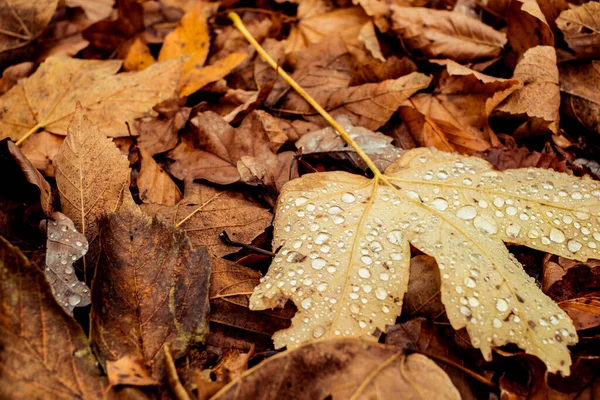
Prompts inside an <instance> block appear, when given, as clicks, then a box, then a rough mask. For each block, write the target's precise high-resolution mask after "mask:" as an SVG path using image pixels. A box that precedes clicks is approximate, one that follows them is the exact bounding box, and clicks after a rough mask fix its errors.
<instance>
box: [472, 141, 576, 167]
mask: <svg viewBox="0 0 600 400" xmlns="http://www.w3.org/2000/svg"><path fill="white" fill-rule="evenodd" d="M476 155H477V156H478V157H481V158H483V159H484V160H487V161H488V162H489V163H490V164H492V165H493V166H494V167H495V168H496V169H498V170H500V171H503V170H505V169H511V168H529V167H536V168H551V169H553V170H555V171H557V172H567V170H568V168H567V162H566V160H565V159H564V158H563V157H558V156H554V155H551V154H545V153H540V152H537V151H529V150H527V149H526V148H524V147H519V148H517V149H504V148H493V149H488V150H486V151H484V152H483V153H479V154H476Z"/></svg>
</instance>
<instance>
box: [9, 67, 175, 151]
mask: <svg viewBox="0 0 600 400" xmlns="http://www.w3.org/2000/svg"><path fill="white" fill-rule="evenodd" d="M121 63H122V62H121V61H118V60H109V61H104V60H79V59H74V58H67V57H49V58H48V59H47V60H46V61H44V63H42V65H40V67H39V68H38V70H37V71H36V72H35V73H34V74H33V75H31V76H30V77H29V78H27V79H23V80H21V81H19V83H18V84H17V85H16V86H14V87H13V88H12V89H11V90H9V91H8V92H7V93H6V94H5V95H4V96H2V97H1V98H0V109H10V112H3V113H0V137H7V136H8V137H10V138H12V139H13V140H17V139H22V138H24V137H25V136H26V135H28V134H30V133H32V132H36V131H37V130H39V129H42V128H43V129H45V130H47V131H49V132H52V133H54V134H58V135H66V134H67V127H68V125H69V121H70V120H71V118H72V115H73V113H74V111H75V105H76V104H77V102H81V105H82V107H83V109H84V110H85V111H86V116H87V118H88V119H90V120H91V121H92V122H93V123H94V124H95V125H97V126H98V128H100V129H101V130H102V132H104V133H105V134H106V135H107V136H111V137H119V136H128V135H129V133H128V131H127V126H126V125H125V122H126V121H128V122H129V124H130V125H131V126H133V121H134V119H135V118H137V117H141V116H143V114H144V113H145V112H146V111H149V110H151V109H152V107H153V106H154V105H155V104H157V103H159V102H161V101H163V100H165V99H167V98H168V97H169V96H171V95H172V94H174V92H175V88H176V85H177V79H178V77H179V72H180V69H181V61H180V60H170V61H165V62H162V63H156V64H154V65H152V66H150V67H149V68H146V69H145V70H143V71H141V72H135V73H123V74H117V75H115V73H116V72H117V71H118V70H119V68H121Z"/></svg>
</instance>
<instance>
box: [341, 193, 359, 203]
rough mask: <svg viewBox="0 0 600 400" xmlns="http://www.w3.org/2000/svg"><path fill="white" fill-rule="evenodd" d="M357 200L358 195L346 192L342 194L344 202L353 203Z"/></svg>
mask: <svg viewBox="0 0 600 400" xmlns="http://www.w3.org/2000/svg"><path fill="white" fill-rule="evenodd" d="M355 200H356V196H354V195H353V194H352V193H344V194H343V195H342V201H343V202H344V203H353V202H354V201H355Z"/></svg>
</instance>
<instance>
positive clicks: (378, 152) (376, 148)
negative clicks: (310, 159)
mask: <svg viewBox="0 0 600 400" xmlns="http://www.w3.org/2000/svg"><path fill="white" fill-rule="evenodd" d="M336 120H337V121H338V123H339V124H341V125H342V126H343V128H344V130H345V131H346V132H347V133H348V134H349V135H350V137H351V138H352V139H354V141H355V142H356V143H358V145H359V146H360V147H361V149H363V150H364V151H365V153H367V155H368V156H369V157H370V158H371V159H372V160H373V161H374V162H375V165H377V168H379V169H381V170H384V169H386V168H387V167H388V166H389V165H390V164H391V163H393V162H394V161H396V159H397V158H398V157H400V155H401V154H402V149H399V148H398V147H396V146H394V145H392V140H393V139H392V138H391V137H388V136H385V135H384V134H383V133H380V132H373V131H370V130H368V129H365V128H363V127H360V126H354V125H352V122H350V118H348V117H346V116H345V115H340V116H339V117H337V118H336ZM295 145H296V148H298V150H300V149H302V154H305V155H307V154H327V155H329V156H331V157H333V158H336V159H341V160H350V162H352V164H354V165H355V166H356V167H358V168H362V169H364V170H366V169H367V168H368V167H367V165H366V164H365V163H364V161H363V160H362V159H361V158H360V157H359V156H358V154H356V152H355V151H354V150H353V149H352V148H351V147H350V146H348V145H347V144H346V142H345V141H344V139H342V138H341V137H340V135H339V134H338V133H337V132H336V131H335V130H334V129H333V128H331V127H327V128H323V129H321V130H318V131H314V132H311V133H308V134H306V135H304V136H302V138H301V139H300V140H298V141H297V142H296V144H295Z"/></svg>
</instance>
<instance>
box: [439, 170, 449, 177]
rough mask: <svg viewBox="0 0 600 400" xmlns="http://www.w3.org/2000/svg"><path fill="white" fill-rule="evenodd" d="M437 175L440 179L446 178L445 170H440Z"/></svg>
mask: <svg viewBox="0 0 600 400" xmlns="http://www.w3.org/2000/svg"><path fill="white" fill-rule="evenodd" d="M437 177H438V178H440V179H446V178H448V173H447V172H446V171H443V170H442V171H440V172H438V173H437Z"/></svg>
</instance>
